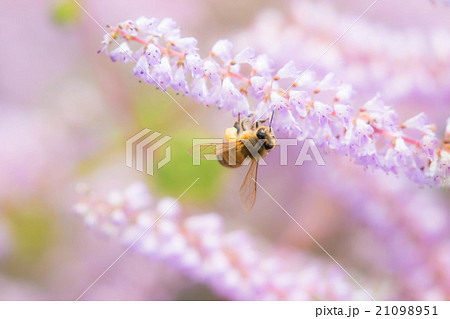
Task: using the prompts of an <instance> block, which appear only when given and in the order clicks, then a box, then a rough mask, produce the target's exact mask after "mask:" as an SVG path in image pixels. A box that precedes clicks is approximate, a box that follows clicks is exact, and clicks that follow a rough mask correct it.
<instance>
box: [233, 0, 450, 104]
mask: <svg viewBox="0 0 450 319" xmlns="http://www.w3.org/2000/svg"><path fill="white" fill-rule="evenodd" d="M356 19H357V16H356V15H350V14H345V13H342V10H338V9H337V8H335V6H334V4H333V3H330V2H317V1H316V2H314V1H292V3H291V4H290V7H289V9H288V12H287V13H282V12H278V11H275V10H274V9H265V10H264V11H262V12H261V13H259V14H258V15H257V18H256V20H255V22H254V23H253V25H252V26H250V27H249V28H248V29H246V30H243V31H241V32H239V33H238V34H237V35H236V36H235V37H234V39H233V40H234V41H235V42H236V43H237V44H238V45H246V43H247V42H248V40H249V39H252V44H253V45H254V46H255V49H256V50H258V51H260V52H266V53H268V54H270V56H271V57H272V58H274V59H276V60H281V61H283V60H285V59H286V57H292V58H293V59H294V61H295V63H296V65H298V66H300V67H304V68H307V67H309V66H310V65H311V63H312V61H315V60H316V58H317V56H318V54H319V53H320V52H324V51H326V54H324V55H323V56H322V57H321V58H320V59H319V60H317V61H315V63H314V66H313V68H314V71H315V72H317V73H318V74H326V73H327V72H329V70H333V72H334V73H335V74H338V75H339V77H340V78H341V79H345V80H346V81H347V82H349V83H352V84H354V87H355V89H357V90H358V92H360V95H361V93H364V94H368V95H369V96H370V95H371V94H373V92H376V91H380V92H382V94H383V96H384V97H385V98H387V99H389V100H391V101H392V100H393V101H396V102H398V101H401V102H407V100H408V99H410V100H412V101H419V102H418V103H427V107H431V106H435V107H438V106H439V107H440V106H441V103H442V100H443V99H445V98H448V96H449V93H448V90H447V88H448V83H450V73H449V72H448V71H447V70H448V69H449V68H450V59H449V56H450V32H448V30H446V29H444V28H442V29H436V30H434V29H433V30H432V31H430V30H424V28H422V29H418V28H417V27H409V28H406V29H395V28H393V27H391V26H388V25H383V24H380V23H379V22H378V23H374V22H371V21H370V20H369V19H367V20H366V19H362V20H360V21H358V23H357V25H355V26H354V27H353V28H351V29H350V30H348V31H347V29H348V27H349V26H350V25H352V23H354V21H355V20H356ZM268 21H270V23H268ZM343 34H344V36H342V35H343ZM338 38H340V40H339V41H338V42H337V43H336V44H335V45H333V46H332V47H331V48H330V44H331V43H333V42H334V41H335V40H336V39H338ZM292 39H295V41H292ZM274 43H277V45H273V44H274ZM328 48H329V49H328ZM318 52H319V53H318Z"/></svg>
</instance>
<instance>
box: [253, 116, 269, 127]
mask: <svg viewBox="0 0 450 319" xmlns="http://www.w3.org/2000/svg"><path fill="white" fill-rule="evenodd" d="M268 119H269V118H266V119H263V120H257V121H256V122H255V125H256V128H258V127H259V125H260V124H262V123H264V122H267V120H268Z"/></svg>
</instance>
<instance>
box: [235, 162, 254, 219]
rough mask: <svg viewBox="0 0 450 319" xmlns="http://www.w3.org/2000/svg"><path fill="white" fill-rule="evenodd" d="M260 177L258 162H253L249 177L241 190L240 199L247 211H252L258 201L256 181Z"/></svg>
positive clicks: (248, 173) (246, 177)
mask: <svg viewBox="0 0 450 319" xmlns="http://www.w3.org/2000/svg"><path fill="white" fill-rule="evenodd" d="M257 177H258V161H255V160H252V163H251V165H250V168H249V169H248V172H247V176H245V179H244V182H243V183H242V186H241V188H240V189H239V197H240V199H241V203H242V206H244V209H245V210H246V211H250V210H251V209H252V208H253V205H255V200H256V180H257Z"/></svg>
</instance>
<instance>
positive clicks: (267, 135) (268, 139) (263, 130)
mask: <svg viewBox="0 0 450 319" xmlns="http://www.w3.org/2000/svg"><path fill="white" fill-rule="evenodd" d="M256 137H258V138H259V139H260V140H264V147H265V149H266V150H271V149H273V148H274V147H275V142H276V138H275V135H274V134H273V131H272V128H270V127H264V126H262V127H260V128H258V130H257V131H256Z"/></svg>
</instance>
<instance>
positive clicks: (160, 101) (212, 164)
mask: <svg viewBox="0 0 450 319" xmlns="http://www.w3.org/2000/svg"><path fill="white" fill-rule="evenodd" d="M147 92H148V91H146V92H142V93H140V94H138V95H137V98H136V101H135V105H134V107H135V114H136V122H137V123H138V126H139V127H141V128H144V127H146V128H149V129H151V130H152V131H157V132H160V133H162V134H165V135H168V136H171V137H172V140H170V142H169V143H170V146H171V152H172V154H171V155H172V157H171V161H170V162H169V163H168V164H166V165H165V166H163V167H162V168H161V169H159V170H155V174H154V175H153V176H149V178H148V180H149V182H150V184H151V185H152V186H154V188H155V190H156V191H158V192H160V193H161V195H162V196H175V197H178V196H179V195H180V194H181V193H182V192H183V191H184V190H185V189H186V188H187V187H188V186H189V185H190V184H191V183H193V182H194V181H195V180H196V179H197V178H199V181H198V182H197V183H196V184H195V185H194V186H193V187H192V188H191V189H190V190H189V193H188V194H186V197H185V198H184V200H193V201H196V202H197V203H198V202H199V201H201V202H208V201H211V200H214V199H215V198H216V197H217V196H218V194H219V193H220V191H221V185H222V184H223V180H224V177H225V176H224V174H225V170H224V168H223V167H222V166H221V165H220V164H219V163H218V162H216V161H206V160H203V161H202V163H201V165H200V166H193V164H192V156H191V155H189V154H188V150H189V149H190V148H191V147H192V139H193V138H201V137H211V136H210V133H208V132H207V131H205V130H204V129H202V127H201V126H200V127H199V126H197V125H196V124H195V123H194V122H193V121H192V120H191V119H190V118H189V117H188V116H187V115H186V114H185V113H184V112H183V111H182V110H181V109H180V108H179V107H178V106H177V105H175V104H174V102H173V101H172V100H170V98H168V97H167V96H166V95H165V94H164V93H161V92H158V91H157V92H154V91H153V92H152V93H147ZM183 106H184V104H183ZM164 152H165V149H164V147H162V148H161V149H160V150H158V152H156V155H155V156H156V158H163V157H164Z"/></svg>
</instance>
